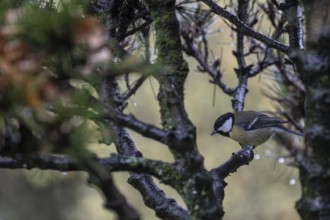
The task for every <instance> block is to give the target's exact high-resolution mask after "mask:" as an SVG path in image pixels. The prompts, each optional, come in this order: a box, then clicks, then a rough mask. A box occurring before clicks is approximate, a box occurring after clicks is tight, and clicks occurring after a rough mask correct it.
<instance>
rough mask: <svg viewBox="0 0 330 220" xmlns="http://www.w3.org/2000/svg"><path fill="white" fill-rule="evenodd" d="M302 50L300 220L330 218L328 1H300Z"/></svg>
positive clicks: (300, 64)
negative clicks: (303, 106) (303, 34)
mask: <svg viewBox="0 0 330 220" xmlns="http://www.w3.org/2000/svg"><path fill="white" fill-rule="evenodd" d="M303 4H304V8H305V18H306V40H307V41H306V51H305V52H304V53H302V54H299V53H296V55H295V56H294V57H295V58H296V59H297V66H298V69H299V71H300V73H301V74H302V77H303V80H304V83H305V85H306V130H305V136H306V151H305V154H304V155H301V157H300V158H298V164H299V166H300V167H299V168H300V179H301V184H302V197H301V199H300V200H299V201H298V202H297V204H296V208H297V210H298V212H299V214H300V215H301V218H302V219H308V220H310V219H330V146H329V144H330V115H329V114H330V1H328V0H314V1H307V0H305V1H303Z"/></svg>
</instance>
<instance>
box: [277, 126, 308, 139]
mask: <svg viewBox="0 0 330 220" xmlns="http://www.w3.org/2000/svg"><path fill="white" fill-rule="evenodd" d="M278 131H280V132H283V131H284V132H287V133H290V134H294V135H298V136H300V137H304V134H303V133H301V132H299V131H292V130H290V129H288V128H286V127H282V126H278Z"/></svg>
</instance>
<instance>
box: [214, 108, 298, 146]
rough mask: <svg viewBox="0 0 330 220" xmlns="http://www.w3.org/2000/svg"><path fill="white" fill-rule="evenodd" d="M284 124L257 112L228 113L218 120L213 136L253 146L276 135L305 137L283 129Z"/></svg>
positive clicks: (279, 120) (280, 120)
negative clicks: (224, 137)
mask: <svg viewBox="0 0 330 220" xmlns="http://www.w3.org/2000/svg"><path fill="white" fill-rule="evenodd" d="M283 123H286V121H283V120H282V119H280V118H276V117H271V116H268V115H266V114H263V113H260V112H256V111H241V112H228V113H226V114H223V115H221V116H220V117H219V118H217V120H216V121H215V123H214V130H213V131H212V133H211V135H214V134H216V133H219V134H221V135H223V136H226V137H229V138H231V139H233V140H234V141H237V142H238V143H240V144H247V145H253V146H257V145H260V144H262V143H264V142H266V141H267V140H268V139H269V138H270V137H271V136H272V135H273V134H274V133H290V134H294V135H298V136H303V134H302V133H300V132H297V131H292V130H290V129H288V128H285V127H283V126H282V124H283Z"/></svg>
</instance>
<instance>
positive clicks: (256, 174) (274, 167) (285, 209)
mask: <svg viewBox="0 0 330 220" xmlns="http://www.w3.org/2000/svg"><path fill="white" fill-rule="evenodd" d="M220 26H223V27H225V26H224V25H223V24H221V25H220ZM227 29H228V28H226V29H225V30H227ZM228 36H230V32H229V31H228V30H227V31H223V32H220V33H216V34H212V35H211V36H210V42H211V45H210V48H214V49H213V53H214V54H215V56H220V53H221V52H220V51H221V48H222V49H223V57H222V68H223V70H224V72H225V76H224V80H225V82H226V83H228V84H229V85H231V86H235V85H236V82H237V81H236V78H235V76H236V75H235V73H234V71H233V67H235V65H236V60H235V59H234V58H233V56H232V50H233V49H234V45H235V44H234V40H233V39H232V38H229V37H228ZM188 61H189V66H190V70H191V72H190V74H189V76H188V79H187V82H186V88H185V95H186V99H185V105H186V109H187V112H188V115H189V116H190V118H191V120H192V121H193V123H194V124H195V125H196V127H197V132H198V139H197V142H198V148H199V150H200V152H201V153H202V154H203V156H204V158H205V166H206V167H207V168H208V169H211V168H213V167H215V166H218V165H219V164H221V163H222V162H224V161H225V160H227V159H228V158H229V157H230V156H231V154H232V153H233V152H234V151H236V150H238V149H239V145H238V144H237V143H235V142H233V141H231V140H229V139H227V138H225V137H222V136H219V135H217V136H210V132H211V130H212V128H213V123H214V121H215V119H216V118H217V117H218V116H219V115H221V114H223V113H225V112H227V111H231V98H230V97H229V96H226V95H224V94H223V93H222V92H221V91H220V90H219V89H218V88H216V92H215V97H214V86H213V85H212V84H210V83H209V82H208V81H209V77H208V76H207V75H206V74H202V73H198V72H196V71H195V70H196V65H197V64H196V63H195V62H194V60H192V59H190V58H188ZM250 61H253V60H250ZM265 80H267V77H264V76H263V75H260V76H257V77H254V78H253V79H251V80H250V81H249V87H248V88H249V93H248V95H247V98H246V102H245V109H246V110H248V109H253V110H269V109H271V108H272V104H271V103H270V102H269V100H267V99H266V98H265V97H264V96H263V95H262V94H261V84H262V83H263V82H264V81H265ZM157 87H158V85H157V82H156V80H155V79H153V78H150V80H147V81H146V82H145V83H144V85H143V87H142V89H140V90H138V92H137V94H136V95H135V96H133V97H132V99H131V100H129V103H128V104H129V106H128V108H127V110H126V111H127V112H128V113H133V114H134V115H135V116H136V117H137V118H139V119H141V120H143V121H146V122H148V123H152V124H155V125H159V122H160V117H159V109H158V105H157V101H156V98H155V96H156V94H157ZM213 99H214V101H213ZM213 102H214V103H213ZM130 133H131V135H132V138H133V139H134V140H135V143H136V145H137V147H138V149H139V150H140V151H141V152H142V153H143V155H144V156H145V157H148V158H153V159H160V160H166V161H172V160H173V158H172V156H171V154H170V153H169V152H168V150H167V148H166V147H165V146H164V145H161V144H159V143H157V142H154V141H152V140H149V139H146V138H144V137H142V136H141V135H139V134H137V133H135V132H133V131H130ZM95 141H96V140H95ZM92 149H93V150H94V151H95V152H97V153H99V154H101V155H105V156H106V155H108V153H109V152H114V146H109V147H108V146H104V145H102V146H99V145H97V144H93V147H92ZM279 150H280V149H279V147H278V146H277V145H276V143H275V142H273V141H269V142H267V143H265V144H264V145H262V146H259V147H258V148H257V149H256V151H255V160H253V161H252V163H251V164H250V165H249V166H244V167H241V168H240V169H239V170H238V171H237V172H236V173H233V174H232V175H231V176H230V177H229V178H227V179H226V182H227V183H228V186H227V187H226V188H225V193H226V195H225V200H224V208H225V212H226V214H225V217H224V219H230V220H231V219H246V220H257V219H268V220H272V219H274V220H275V219H282V220H286V219H287V220H295V219H299V217H298V214H297V213H296V211H295V209H294V204H295V201H296V200H297V199H298V198H299V195H300V186H299V183H297V181H298V174H297V170H296V169H294V168H291V167H289V166H287V165H285V162H286V161H285V159H284V158H280V159H274V158H276V156H277V155H278V153H279ZM0 175H1V178H0V185H1V187H0V220H21V219H34V220H45V219H48V220H66V219H70V220H85V219H86V220H87V219H89V220H90V219H97V220H109V219H115V216H114V215H113V214H112V213H110V212H109V211H107V210H105V209H104V208H103V204H104V201H103V196H102V194H101V193H100V192H99V191H98V189H96V188H95V187H93V186H90V185H88V184H87V175H86V174H84V173H82V172H72V173H61V172H50V171H49V172H45V171H40V170H36V169H34V170H30V171H26V170H7V169H1V170H0ZM114 177H115V180H116V182H117V183H118V187H119V188H120V189H121V191H122V192H123V193H124V194H125V195H126V196H127V200H128V201H129V203H131V204H132V205H133V206H134V207H136V208H137V209H138V210H140V212H141V216H142V219H156V217H155V215H154V212H153V211H152V210H150V209H148V208H146V207H144V205H143V201H142V199H141V197H140V195H139V194H138V193H137V192H136V191H135V190H134V189H132V188H131V187H130V185H128V184H127V178H128V174H127V173H116V174H114ZM160 187H161V188H162V189H163V190H165V191H166V192H167V195H168V196H169V197H174V198H176V199H177V200H178V201H179V202H180V203H181V204H183V202H182V200H181V198H180V197H179V196H178V194H177V193H176V192H175V191H173V190H172V189H170V188H169V187H167V186H164V185H162V184H160Z"/></svg>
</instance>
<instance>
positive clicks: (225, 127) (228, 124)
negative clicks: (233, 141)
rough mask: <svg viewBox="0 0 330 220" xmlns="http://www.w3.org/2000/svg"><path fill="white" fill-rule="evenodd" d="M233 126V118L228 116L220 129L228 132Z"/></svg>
mask: <svg viewBox="0 0 330 220" xmlns="http://www.w3.org/2000/svg"><path fill="white" fill-rule="evenodd" d="M232 126H233V119H232V118H228V119H227V120H226V121H225V123H223V125H222V126H221V127H220V128H219V129H218V131H222V132H224V133H228V132H229V131H230V130H231V128H232Z"/></svg>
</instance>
